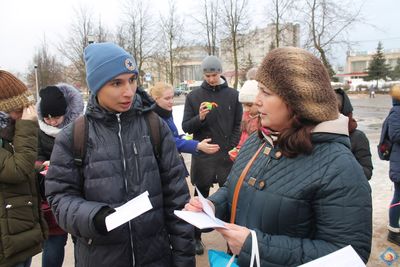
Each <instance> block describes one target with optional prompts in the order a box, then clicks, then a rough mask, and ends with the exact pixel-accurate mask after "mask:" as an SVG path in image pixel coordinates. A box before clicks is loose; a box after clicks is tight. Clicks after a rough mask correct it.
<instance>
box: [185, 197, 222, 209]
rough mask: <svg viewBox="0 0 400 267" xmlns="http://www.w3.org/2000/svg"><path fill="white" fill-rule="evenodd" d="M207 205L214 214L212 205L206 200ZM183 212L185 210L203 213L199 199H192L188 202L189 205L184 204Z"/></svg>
mask: <svg viewBox="0 0 400 267" xmlns="http://www.w3.org/2000/svg"><path fill="white" fill-rule="evenodd" d="M206 200H207V202H208V204H209V205H210V206H211V208H212V209H213V211H214V212H215V207H214V204H213V203H212V202H211V201H210V200H208V199H206ZM183 210H187V211H195V212H201V211H203V204H201V202H200V200H199V197H192V198H191V199H190V200H189V203H186V204H185V207H184V208H183Z"/></svg>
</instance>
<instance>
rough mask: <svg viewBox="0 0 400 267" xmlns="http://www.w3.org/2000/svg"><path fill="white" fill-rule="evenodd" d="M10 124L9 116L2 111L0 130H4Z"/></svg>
mask: <svg viewBox="0 0 400 267" xmlns="http://www.w3.org/2000/svg"><path fill="white" fill-rule="evenodd" d="M9 123H10V115H8V113H6V112H4V111H0V128H1V129H4V128H6V127H7V126H8V125H9Z"/></svg>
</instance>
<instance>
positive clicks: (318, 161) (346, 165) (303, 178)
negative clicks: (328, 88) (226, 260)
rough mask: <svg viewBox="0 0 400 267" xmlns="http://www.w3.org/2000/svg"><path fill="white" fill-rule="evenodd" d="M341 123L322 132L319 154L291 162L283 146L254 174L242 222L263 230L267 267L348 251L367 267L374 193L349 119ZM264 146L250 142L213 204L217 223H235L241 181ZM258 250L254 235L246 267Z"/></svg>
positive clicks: (246, 187) (244, 196)
mask: <svg viewBox="0 0 400 267" xmlns="http://www.w3.org/2000/svg"><path fill="white" fill-rule="evenodd" d="M343 119H344V121H343ZM340 120H342V123H340ZM333 122H334V121H330V122H325V123H323V124H324V129H322V124H321V127H320V128H319V129H320V130H318V129H317V128H316V129H315V132H314V133H313V135H312V142H313V145H314V149H313V152H312V154H311V155H299V156H297V157H296V158H286V157H284V156H282V157H279V156H277V155H278V154H277V153H276V152H277V150H279V148H271V149H270V150H269V149H265V150H263V151H262V152H261V153H260V154H259V155H258V156H257V158H256V160H255V162H254V164H253V165H252V167H251V168H250V170H249V173H248V174H247V175H246V177H245V180H244V182H243V185H242V187H241V189H240V194H239V199H238V206H237V213H236V221H235V223H236V224H238V225H242V226H246V227H247V228H250V229H254V230H255V231H256V233H257V239H258V246H259V251H260V259H261V266H268V267H289V266H299V265H301V264H304V263H306V262H309V261H311V260H314V259H316V258H319V257H322V256H324V255H326V254H329V253H331V252H333V251H335V250H338V249H340V248H342V247H345V246H347V245H352V247H353V248H354V249H355V251H356V252H357V253H358V254H359V256H360V257H361V258H362V259H363V260H364V262H367V260H368V257H369V254H370V251H371V239H372V201H371V188H370V186H369V183H368V181H367V180H366V179H365V177H364V174H363V172H362V169H361V167H360V165H359V164H358V163H357V161H356V160H355V158H354V156H353V155H352V153H351V151H350V149H349V148H350V143H349V139H348V137H347V136H344V133H345V132H346V131H347V125H346V123H347V120H346V119H345V118H344V117H341V119H339V120H338V121H337V122H338V123H335V124H333ZM335 122H336V121H335ZM329 125H330V126H329ZM340 125H341V126H340ZM317 127H318V126H317ZM329 129H331V130H329ZM338 129H341V131H340V132H338ZM263 141H265V140H261V139H260V138H259V137H258V136H257V134H253V135H252V136H251V137H250V138H249V139H248V140H247V141H246V142H245V144H244V146H243V147H242V148H241V149H240V152H239V156H238V158H237V159H236V161H235V163H234V166H233V168H232V171H231V173H230V174H229V177H228V181H227V182H226V184H225V185H224V186H223V187H222V188H220V189H219V190H218V191H217V192H216V193H215V194H213V195H212V196H211V197H210V198H209V199H210V200H211V201H212V202H213V203H214V204H215V208H216V216H217V217H219V218H221V219H223V220H226V221H227V220H229V216H230V210H231V205H232V197H233V193H234V189H235V185H236V183H237V180H238V177H239V176H240V174H241V172H242V171H243V169H244V167H245V166H246V164H247V162H248V161H249V160H250V158H251V157H252V156H253V155H254V153H255V152H256V150H257V149H258V148H259V147H260V145H261V143H262V142H263ZM267 147H271V146H270V145H269V144H267ZM250 252H251V236H250V235H249V236H248V237H247V239H246V241H245V243H244V245H243V247H242V250H241V252H240V254H239V258H238V260H239V265H240V266H249V262H250Z"/></svg>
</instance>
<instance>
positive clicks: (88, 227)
mask: <svg viewBox="0 0 400 267" xmlns="http://www.w3.org/2000/svg"><path fill="white" fill-rule="evenodd" d="M84 57H85V62H86V75H87V76H86V80H87V84H88V86H89V89H90V92H91V96H90V100H89V103H88V107H87V111H86V115H85V116H86V120H87V122H88V140H87V143H86V155H85V157H84V159H83V166H82V167H81V170H79V169H78V167H77V166H76V165H75V164H74V156H73V145H72V144H71V140H73V137H72V136H73V130H72V129H73V127H66V128H64V129H63V131H62V132H61V133H60V134H59V135H58V136H57V139H56V142H55V145H54V149H53V153H52V156H51V165H50V168H49V170H48V172H47V176H46V185H45V186H46V196H47V199H48V200H49V203H50V205H51V207H52V209H53V211H54V214H55V216H56V218H57V221H58V223H59V225H60V226H61V227H62V228H63V229H64V230H66V231H67V232H69V233H71V234H72V235H73V236H75V237H77V242H76V245H75V249H76V250H77V251H76V257H77V258H76V260H77V263H76V266H88V264H89V262H90V266H107V267H109V266H115V267H117V266H182V267H183V266H195V258H194V253H195V252H194V237H193V231H194V230H193V228H192V226H191V225H189V224H187V223H185V222H184V221H182V220H179V219H178V218H177V217H175V216H174V214H173V211H174V210H180V209H182V208H183V207H184V204H185V203H186V202H187V201H188V200H189V190H188V186H187V184H186V180H185V179H184V176H185V173H184V168H183V166H182V164H181V162H180V159H179V155H178V152H177V149H176V146H175V142H174V139H173V137H172V135H171V131H170V130H169V128H168V126H167V124H166V123H165V122H163V121H162V120H160V129H159V130H160V143H161V144H160V146H161V152H160V155H159V157H157V158H156V157H155V155H154V152H153V151H154V150H153V145H152V143H151V140H150V131H149V129H148V127H147V123H146V121H145V118H144V116H145V114H146V113H148V112H151V108H152V105H153V102H152V101H151V100H150V99H149V98H148V96H147V94H146V93H144V92H142V91H141V90H137V74H138V72H137V68H136V63H135V60H134V58H133V57H132V56H131V55H130V54H129V53H127V52H126V51H125V50H124V49H122V48H121V47H119V46H117V45H115V44H113V43H95V44H91V45H89V46H88V47H87V48H86V49H85V52H84ZM158 119H159V118H158ZM146 191H147V192H148V193H149V198H150V202H151V204H152V206H153V207H152V209H151V210H149V211H147V212H146V213H144V214H142V215H140V216H139V217H136V218H135V219H133V220H131V221H129V222H127V223H125V224H123V225H121V226H119V227H117V228H116V229H114V230H111V231H108V230H107V227H106V224H105V218H106V217H107V216H108V215H109V214H110V213H113V212H114V211H115V208H117V207H119V206H121V205H123V204H125V203H126V202H128V201H129V200H131V199H133V198H135V197H136V196H138V195H140V194H142V193H144V192H146Z"/></svg>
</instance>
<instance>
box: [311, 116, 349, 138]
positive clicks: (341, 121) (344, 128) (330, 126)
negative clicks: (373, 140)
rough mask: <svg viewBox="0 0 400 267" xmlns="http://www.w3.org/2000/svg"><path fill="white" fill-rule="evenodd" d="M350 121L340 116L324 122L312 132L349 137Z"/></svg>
mask: <svg viewBox="0 0 400 267" xmlns="http://www.w3.org/2000/svg"><path fill="white" fill-rule="evenodd" d="M348 120H349V118H348V117H346V116H344V115H342V114H339V117H338V118H337V119H335V120H330V121H323V122H321V123H319V124H318V125H317V126H315V128H314V129H313V130H312V133H333V134H340V135H347V136H349V129H348Z"/></svg>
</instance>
